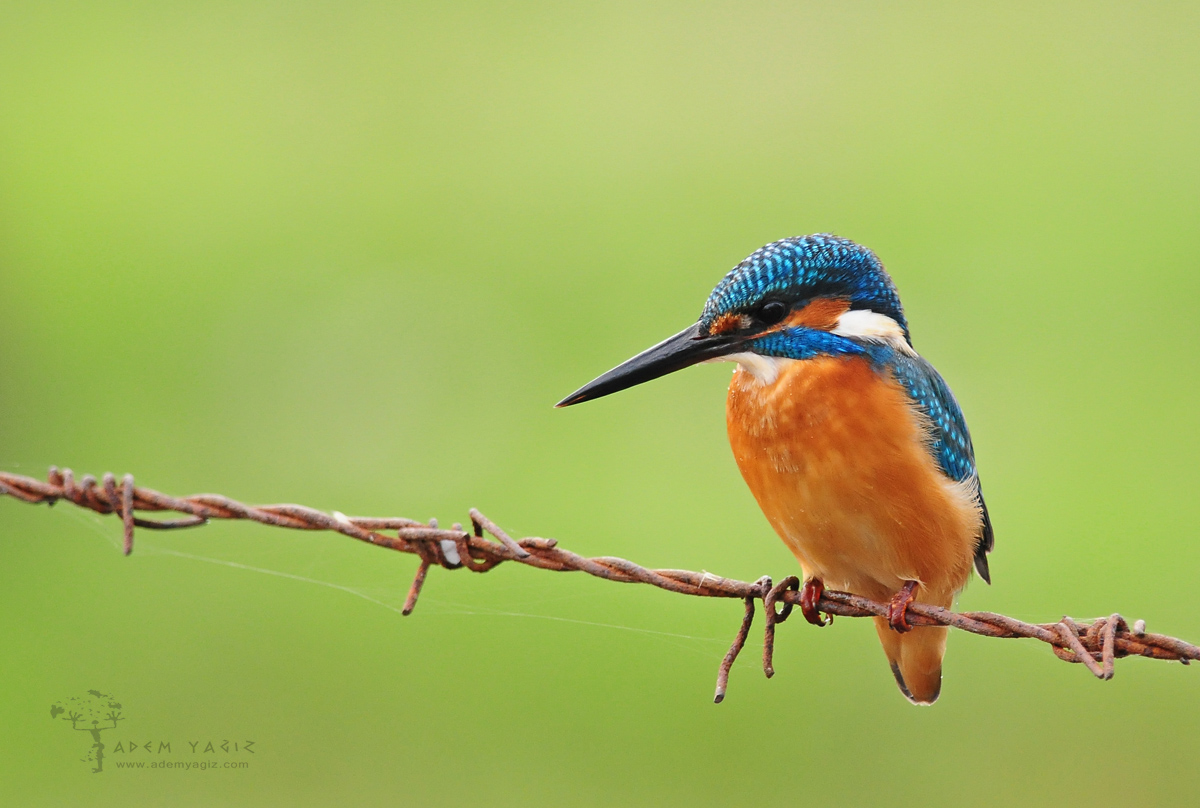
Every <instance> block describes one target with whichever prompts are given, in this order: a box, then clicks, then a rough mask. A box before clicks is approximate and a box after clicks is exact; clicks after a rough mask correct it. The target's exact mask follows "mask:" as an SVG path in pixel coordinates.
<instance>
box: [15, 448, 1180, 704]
mask: <svg viewBox="0 0 1200 808" xmlns="http://www.w3.org/2000/svg"><path fill="white" fill-rule="evenodd" d="M0 494H5V495H8V496H10V497H13V498H15V499H18V500H21V501H22V502H27V503H30V504H40V503H45V504H48V505H53V504H54V503H55V502H57V501H59V500H65V501H67V502H70V503H72V504H73V505H76V506H78V507H80V508H86V509H89V510H92V511H95V512H96V513H100V514H116V515H118V516H120V518H121V522H122V524H123V526H124V552H125V555H129V554H130V553H131V552H133V534H134V529H135V528H138V527H140V528H146V529H150V530H174V529H180V528H189V527H198V526H200V525H203V524H205V523H206V522H207V521H208V520H210V519H243V520H249V521H253V522H258V523H260V524H264V525H271V526H274V527H283V528H289V529H292V530H329V531H334V532H337V533H341V534H342V535H344V536H349V537H350V538H352V539H358V540H359V541H364V542H367V543H369V544H375V545H378V546H380V547H386V548H388V549H389V550H397V551H399V552H402V553H412V554H414V555H416V556H417V557H418V558H420V564H419V566H418V568H417V573H416V576H415V577H414V578H413V582H412V585H411V586H410V587H409V591H408V596H407V598H406V599H405V602H404V608H403V610H402V611H403V613H404V614H405V615H408V614H411V613H412V611H413V609H414V608H415V607H416V604H417V599H418V597H420V594H421V587H422V586H423V585H424V583H425V579H426V577H427V575H428V572H429V568H430V567H432V566H435V565H436V566H439V567H442V568H444V569H448V570H456V569H462V568H464V567H465V568H466V569H469V570H472V571H473V572H487V571H488V570H490V569H492V568H494V567H495V566H496V565H498V564H501V563H504V562H506V561H511V562H514V563H518V564H525V565H527V566H531V567H537V568H538V569H545V570H554V571H556V572H585V573H587V574H588V575H593V576H595V577H597V578H603V579H605V580H609V581H619V582H622V583H643V584H649V585H651V586H656V587H658V588H659V589H665V590H667V591H669V592H678V593H680V594H683V595H693V596H698V597H708V598H740V599H741V600H742V601H743V602H744V604H745V611H744V613H743V616H742V622H741V625H740V627H739V628H738V632H737V635H736V637H735V638H734V641H733V645H732V646H730V648H729V651H728V653H726V654H725V658H724V659H723V660H722V661H721V665H720V668H719V669H718V673H717V689H716V694H715V696H714V701H716V702H718V703H719V702H721V701H722V700H723V699H724V698H725V691H726V688H727V686H728V682H729V672H730V670H731V669H732V667H733V663H734V662H735V661H736V660H737V657H738V654H739V653H740V652H741V650H742V648H743V647H744V646H745V644H746V639H747V638H748V637H749V635H750V628H751V625H752V623H753V621H754V612H755V601H761V602H762V605H763V609H764V612H765V623H766V626H765V629H764V637H763V672H764V673H765V674H766V675H767V677H771V676H773V675H774V673H775V670H774V666H773V663H772V659H773V655H774V647H775V628H776V626H778V625H779V624H780V623H782V622H784V621H785V620H787V618H788V617H789V616H790V614H791V612H792V607H793V606H795V605H796V604H798V603H799V602H800V593H799V591H798V590H799V583H800V582H799V580H798V579H797V578H795V577H794V576H788V577H787V578H785V579H783V580H782V581H780V582H779V584H778V585H776V584H774V583H773V582H772V580H771V578H770V577H767V576H764V577H763V578H760V579H759V580H757V581H755V582H754V583H748V582H746V581H738V580H734V579H732V578H723V577H721V576H718V575H713V574H711V573H708V572H692V571H690V570H674V569H658V570H652V569H647V568H645V567H642V566H640V565H638V564H635V563H633V562H632V561H627V560H625V559H623V558H614V557H611V556H598V557H595V558H585V557H583V556H581V555H578V554H576V553H573V552H571V551H569V550H565V549H563V548H561V547H559V546H558V542H557V541H556V540H555V539H546V538H540V537H536V536H530V537H526V538H522V539H513V538H512V537H511V536H509V535H508V534H507V533H506V532H505V531H504V530H503V529H502V528H501V527H500V526H499V525H497V524H496V523H495V522H493V521H492V520H490V519H488V518H487V517H486V516H484V515H483V514H482V513H480V512H479V511H477V510H475V509H474V508H472V509H471V510H470V511H469V512H468V515H469V516H470V519H471V527H472V529H471V531H469V532H468V531H466V530H464V529H463V528H462V526H461V525H459V524H454V525H453V526H452V527H451V528H450V529H449V530H446V529H443V528H439V527H438V524H437V521H436V520H432V521H431V522H429V523H428V524H426V523H424V522H418V521H416V520H413V519H404V518H400V517H393V518H376V517H368V516H345V515H343V514H341V513H338V512H336V511H335V512H333V513H325V512H324V511H318V510H316V509H315V508H309V507H306V506H304V505H287V504H282V505H259V506H252V505H246V504H244V503H241V502H238V501H237V500H234V499H230V498H229V497H226V496H222V495H220V494H195V495H193V496H190V497H182V498H179V497H172V496H168V495H166V494H163V493H161V492H159V491H155V490H153V489H150V488H142V487H139V486H136V485H134V480H133V475H132V474H126V475H125V476H124V477H122V478H121V481H120V482H118V481H117V479H116V477H115V476H114V475H113V474H112V473H107V474H104V475H103V476H102V477H101V479H100V480H99V482H98V481H97V480H96V478H95V477H94V476H92V475H90V474H85V475H84V476H83V477H80V478H79V479H76V478H75V474H74V473H73V472H72V471H71V470H70V469H62V470H59V469H58V468H57V467H54V466H51V467H50V472H49V474H48V476H47V479H46V481H44V482H43V481H41V480H37V479H34V478H32V477H26V476H24V475H21V474H12V473H10V472H4V471H0ZM138 511H142V512H154V511H160V512H169V513H175V514H178V515H179V518H174V519H163V520H154V519H147V518H144V517H141V516H138V515H137V512H138ZM384 531H388V533H384ZM389 534H391V535H389ZM488 536H490V537H491V538H488ZM777 607H778V611H777ZM818 609H819V610H820V611H821V612H824V613H825V614H828V615H830V616H831V617H832V616H834V615H836V616H839V617H886V616H887V614H888V604H887V603H881V602H879V601H874V600H870V599H869V598H864V597H862V596H861V595H854V594H851V593H849V592H837V591H834V590H825V592H824V593H823V594H822V596H821V600H820V603H819V604H818ZM908 623H909V624H910V625H912V626H949V627H950V628H956V629H960V630H962V631H966V632H970V633H971V634H979V635H981V636H984V637H1000V638H1010V639H1011V638H1026V639H1033V640H1039V641H1041V642H1044V643H1046V644H1047V645H1049V646H1050V647H1051V650H1052V651H1053V652H1054V654H1055V656H1057V657H1058V658H1059V659H1062V660H1064V661H1066V662H1072V663H1082V664H1083V665H1084V666H1085V667H1086V668H1087V669H1088V670H1089V671H1091V672H1092V674H1093V675H1095V676H1096V678H1098V679H1102V680H1108V679H1111V678H1112V677H1113V668H1114V661H1115V660H1116V659H1120V658H1122V657H1126V656H1142V657H1149V658H1150V659H1164V660H1172V661H1178V662H1181V663H1183V664H1185V665H1186V664H1188V663H1189V662H1190V661H1191V660H1194V659H1195V660H1200V647H1197V646H1195V645H1192V644H1191V643H1187V642H1184V641H1183V640H1180V639H1176V638H1175V637H1168V636H1165V635H1162V634H1150V633H1147V632H1146V625H1145V622H1144V621H1142V620H1138V621H1136V622H1135V623H1134V624H1133V625H1132V626H1131V625H1130V624H1129V623H1128V622H1127V621H1126V620H1125V618H1123V617H1122V616H1121V615H1119V614H1112V615H1109V616H1107V617H1099V618H1096V619H1094V620H1090V621H1083V622H1076V621H1075V620H1073V619H1071V618H1070V617H1067V616H1064V617H1063V618H1062V620H1060V621H1058V622H1057V623H1025V622H1022V621H1020V620H1017V619H1015V618H1012V617H1006V616H1005V615H1001V614H994V613H992V612H952V611H950V610H949V609H943V608H941V607H939V606H930V605H928V604H924V603H913V604H912V605H911V606H909V610H908Z"/></svg>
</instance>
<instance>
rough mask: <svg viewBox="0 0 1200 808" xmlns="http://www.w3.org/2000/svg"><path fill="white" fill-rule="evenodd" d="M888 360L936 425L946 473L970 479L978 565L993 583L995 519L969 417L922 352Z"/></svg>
mask: <svg viewBox="0 0 1200 808" xmlns="http://www.w3.org/2000/svg"><path fill="white" fill-rule="evenodd" d="M890 360H891V361H889V362H888V364H889V365H890V366H891V369H892V372H893V373H894V374H895V377H896V381H898V382H899V383H900V384H901V386H903V387H904V389H905V391H906V392H907V393H908V395H909V396H910V397H911V398H912V400H913V402H914V403H915V404H916V405H917V408H918V409H920V410H921V412H923V413H925V415H926V416H928V417H929V421H930V423H931V424H932V427H933V443H932V445H931V446H930V449H931V451H932V452H933V456H934V458H935V459H936V460H937V463H938V466H940V467H941V469H942V472H943V473H945V475H946V476H947V477H949V478H950V479H952V480H955V481H957V482H964V481H968V480H969V481H971V482H972V483H973V485H974V488H975V492H976V493H975V496H976V500H977V501H978V503H979V508H980V510H981V511H982V515H983V526H982V530H981V531H980V535H979V541H978V543H977V544H976V547H975V569H976V570H978V572H979V576H980V577H981V578H983V580H985V581H987V582H988V583H991V575H990V572H989V570H988V561H987V554H988V553H990V552H991V550H992V546H993V545H994V543H995V537H994V535H993V532H992V520H991V517H990V516H989V515H988V510H987V504H986V503H984V501H983V492H982V490H981V489H980V487H979V474H978V472H977V471H976V469H975V448H974V447H973V446H972V445H971V433H970V432H969V431H968V430H967V422H966V419H965V418H963V414H962V409H960V408H959V406H958V401H956V400H955V398H954V394H953V393H951V392H950V388H949V386H948V385H947V384H946V382H945V380H943V379H942V377H941V375H940V374H939V373H938V372H937V371H936V370H934V368H933V365H931V364H929V363H928V362H926V361H925V360H924V359H922V358H921V357H920V356H916V355H912V354H904V353H901V352H899V351H897V352H895V353H893V354H892V356H891V357H890Z"/></svg>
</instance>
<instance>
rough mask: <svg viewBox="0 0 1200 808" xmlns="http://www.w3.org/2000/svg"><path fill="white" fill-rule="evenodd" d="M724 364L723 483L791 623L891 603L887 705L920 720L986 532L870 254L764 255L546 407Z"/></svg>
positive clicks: (987, 544) (963, 430)
mask: <svg viewBox="0 0 1200 808" xmlns="http://www.w3.org/2000/svg"><path fill="white" fill-rule="evenodd" d="M718 361H731V362H735V363H736V367H735V368H734V372H733V380H732V382H731V383H730V385H729V395H728V398H727V400H726V406H725V421H726V428H727V430H728V433H729V443H730V446H731V447H732V449H733V456H734V459H735V460H736V462H737V465H738V469H739V470H740V471H741V473H742V477H743V478H744V479H745V481H746V484H747V485H748V486H749V488H750V491H751V493H752V494H753V495H754V498H755V500H756V501H757V502H758V505H759V507H760V508H761V509H762V511H763V514H764V515H765V516H766V518H767V521H768V522H769V523H770V525H771V527H772V528H773V529H774V531H775V532H776V533H777V534H778V535H779V538H780V539H782V540H783V543H784V544H785V545H787V547H788V549H789V550H791V552H792V554H793V555H795V556H796V559H797V560H798V561H799V562H800V567H801V569H802V570H803V578H804V584H803V586H802V587H801V589H800V608H801V612H802V613H803V614H804V617H805V619H806V620H808V621H809V622H810V623H813V624H814V625H818V626H820V625H825V620H824V618H823V617H822V616H821V615H820V613H819V611H818V608H817V606H818V604H819V603H820V599H821V594H822V592H823V591H824V589H825V587H827V586H828V587H829V588H831V589H839V590H844V591H849V592H853V593H855V594H858V595H862V596H865V597H868V598H871V599H874V600H877V601H883V602H886V603H888V613H887V616H886V617H876V618H875V627H876V631H877V633H878V635H879V641H880V643H881V644H882V646H883V652H884V654H885V655H886V656H887V660H888V664H889V665H890V666H891V670H892V674H893V675H894V676H895V679H896V684H897V685H898V686H899V688H900V692H901V693H902V694H903V695H904V696H905V698H907V699H908V700H909V701H911V702H913V703H914V704H932V703H933V702H935V701H936V700H937V698H938V695H939V693H940V692H941V687H942V658H943V656H944V655H945V650H946V635H947V633H948V630H947V629H946V628H945V627H940V626H939V627H933V626H925V627H913V626H910V625H909V623H908V619H907V613H908V607H909V606H910V605H911V604H912V603H914V602H920V603H928V604H932V605H935V606H942V607H947V608H949V607H950V606H951V605H952V603H953V600H954V597H955V596H956V595H957V594H958V593H959V592H961V591H962V590H963V588H964V587H965V586H966V585H967V582H968V580H969V579H970V577H971V570H972V567H973V568H974V570H975V572H976V573H977V574H978V575H979V577H980V578H982V579H983V580H984V581H985V582H986V583H989V584H990V583H991V574H990V572H989V570H988V553H989V552H991V550H992V546H993V532H992V522H991V518H990V517H989V516H988V510H987V505H985V504H984V501H983V492H982V490H981V488H980V485H979V474H978V472H977V470H976V467H975V452H974V449H973V447H972V445H971V435H970V433H969V432H968V431H967V424H966V420H965V419H964V418H963V414H962V410H961V409H960V408H959V405H958V402H957V401H956V400H955V398H954V395H953V394H952V393H951V392H950V388H949V387H948V386H947V384H946V382H945V381H944V380H943V379H942V377H941V376H940V375H939V374H938V372H937V371H936V370H934V368H933V366H932V365H931V364H930V363H929V362H928V361H926V360H925V359H924V358H922V357H921V356H920V355H919V354H918V353H917V352H916V350H915V349H914V348H913V344H912V336H911V335H910V333H909V328H908V321H907V320H906V319H905V316H904V309H903V308H902V307H901V305H900V296H899V294H898V293H897V291H896V285H895V284H894V283H893V282H892V279H891V277H890V276H889V275H888V273H887V271H886V270H885V269H884V268H883V264H882V263H881V262H880V260H879V258H877V257H876V255H875V253H873V252H872V251H871V250H869V249H867V248H866V247H863V246H862V245H859V244H856V243H855V242H853V241H850V240H848V239H845V238H839V237H837V236H834V235H832V234H828V233H819V234H816V235H810V236H800V237H796V238H788V239H784V240H782V241H776V242H774V243H772V244H768V245H766V246H765V247H763V248H761V249H759V250H757V251H756V252H755V253H753V254H752V255H751V256H750V257H748V258H747V259H746V260H744V261H742V262H741V263H740V264H738V265H737V266H735V267H734V268H733V269H732V270H730V272H729V273H728V274H727V275H725V277H724V278H723V279H722V280H721V282H720V283H718V284H717V286H716V288H715V289H713V291H712V294H710V295H709V297H708V300H707V301H706V302H705V304H704V308H703V310H702V311H701V313H700V319H699V320H697V321H696V323H694V324H693V325H690V326H688V327H687V328H685V329H684V330H683V331H680V332H679V333H678V334H676V335H675V336H673V337H670V338H668V339H666V340H664V341H663V342H660V343H659V344H658V345H655V346H654V347H652V348H649V349H647V350H645V351H643V352H642V353H640V354H638V355H637V356H635V357H633V358H632V359H630V360H628V361H627V362H624V363H622V364H620V365H618V366H617V367H615V368H613V369H612V370H610V371H608V372H607V373H605V374H604V375H602V376H600V377H598V378H596V379H595V380H593V381H591V382H589V383H588V384H586V385H584V386H583V387H582V388H580V389H579V390H577V391H576V392H574V393H572V394H571V395H569V396H567V397H566V398H565V399H563V400H562V401H560V402H559V403H558V405H557V406H559V407H566V406H569V405H572V404H578V403H580V402H582V401H588V400H590V399H594V398H600V397H601V396H607V395H609V394H610V393H616V392H618V391H620V390H624V389H626V388H629V387H633V386H634V385H638V384H641V383H643V382H648V381H651V380H652V379H657V378H659V377H661V376H665V375H666V374H668V373H673V372H675V371H677V370H681V369H683V368H686V367H689V366H691V365H695V364H698V363H701V362H718Z"/></svg>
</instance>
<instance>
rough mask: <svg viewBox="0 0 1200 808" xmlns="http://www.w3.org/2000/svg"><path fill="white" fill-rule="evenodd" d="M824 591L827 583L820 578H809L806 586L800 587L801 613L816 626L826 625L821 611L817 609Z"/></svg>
mask: <svg viewBox="0 0 1200 808" xmlns="http://www.w3.org/2000/svg"><path fill="white" fill-rule="evenodd" d="M824 593H825V583H824V581H822V580H821V579H820V578H809V579H808V580H807V581H805V582H804V586H802V587H800V613H801V614H803V615H804V619H805V620H807V621H808V622H810V623H812V624H813V625H814V626H823V625H825V621H824V620H823V619H821V613H820V612H818V611H817V606H818V605H819V604H820V602H821V595H823V594H824Z"/></svg>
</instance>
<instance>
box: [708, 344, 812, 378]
mask: <svg viewBox="0 0 1200 808" xmlns="http://www.w3.org/2000/svg"><path fill="white" fill-rule="evenodd" d="M721 359H722V360H724V361H731V362H737V363H738V366H739V367H741V369H742V370H744V371H746V372H747V373H749V374H750V375H751V376H753V377H754V378H755V379H756V380H757V381H758V383H759V384H774V383H775V380H776V379H778V378H779V374H780V373H782V372H783V369H784V368H785V367H787V366H788V365H790V364H791V363H793V362H798V361H799V360H798V359H788V358H787V357H786V356H760V355H758V354H756V353H750V352H749V351H746V352H744V353H734V354H729V355H728V356H723V357H721Z"/></svg>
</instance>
